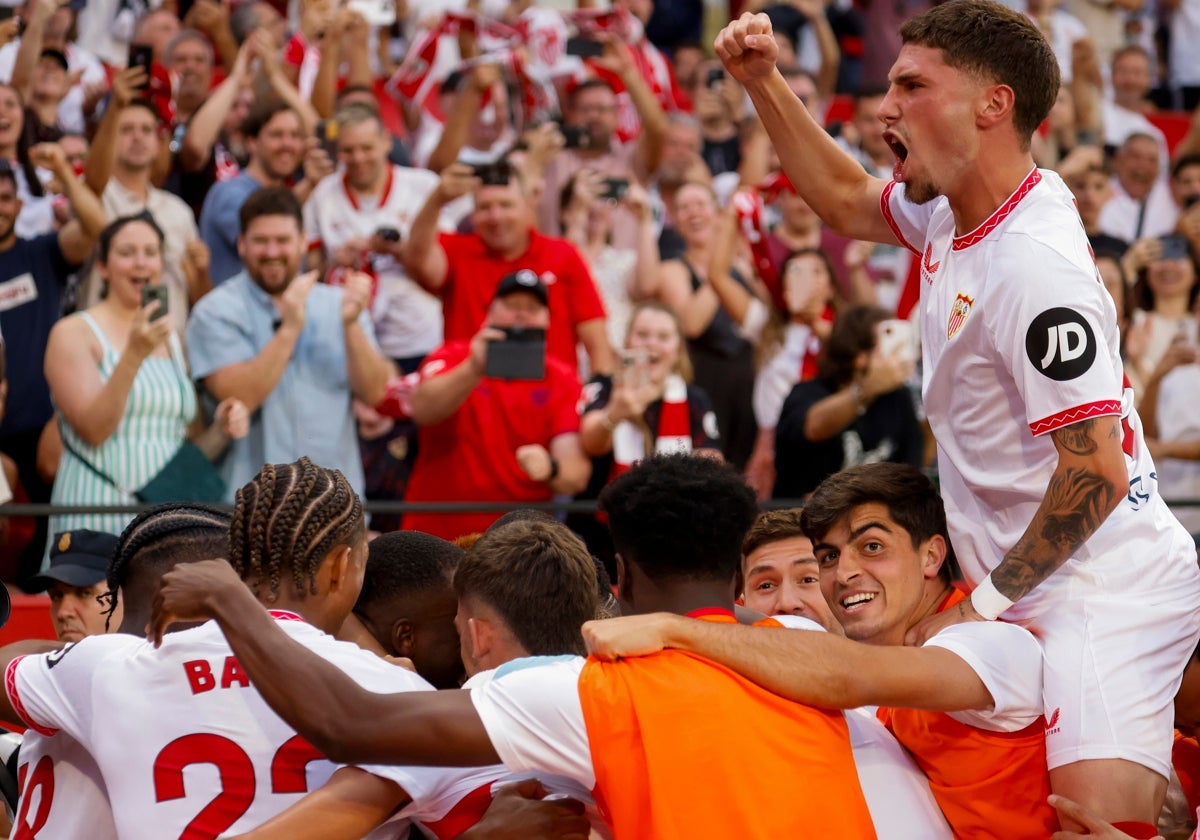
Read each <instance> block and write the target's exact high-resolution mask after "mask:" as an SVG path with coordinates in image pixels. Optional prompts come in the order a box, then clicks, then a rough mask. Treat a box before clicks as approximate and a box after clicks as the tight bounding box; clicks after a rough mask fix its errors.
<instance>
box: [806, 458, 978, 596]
mask: <svg viewBox="0 0 1200 840" xmlns="http://www.w3.org/2000/svg"><path fill="white" fill-rule="evenodd" d="M872 502H874V503H878V504H881V505H883V506H884V507H886V508H887V509H888V516H889V517H891V519H892V521H894V522H895V523H896V524H897V525H899V526H900V527H901V528H903V529H904V530H905V531H907V532H908V536H909V538H910V539H911V540H912V545H913V548H917V547H918V546H920V545H921V543H923V542H925V541H927V540H929V539H931V538H932V537H935V536H940V537H941V538H942V539H944V540H945V541H946V559H945V561H944V562H943V563H942V568H941V569H940V570H939V572H938V574H939V576H940V577H941V578H942V580H943V581H945V582H946V583H952V582H954V581H955V580H960V579H961V577H962V576H961V574H960V572H959V570H958V560H957V558H956V557H955V555H954V546H953V545H951V543H950V532H949V530H948V529H947V527H946V508H945V506H944V505H943V503H942V497H941V496H939V495H938V491H937V488H936V487H934V486H933V482H932V481H930V480H929V477H928V476H926V475H925V473H923V472H921V471H920V470H919V469H917V468H916V467H914V466H912V465H910V464H894V463H891V462H888V461H884V462H880V463H875V464H860V465H859V466H856V467H848V468H847V469H844V470H842V471H841V472H836V473H834V474H833V475H831V476H829V478H827V479H825V480H824V481H822V482H821V483H820V484H819V485H817V489H816V490H814V491H813V492H812V495H811V496H809V497H808V501H807V502H805V504H804V509H803V510H802V512H801V514H800V525H801V527H802V528H804V533H805V534H806V535H807V536H808V538H809V539H810V540H812V541H813V544H814V545H815V544H817V543H819V542H820V541H821V540H823V539H824V538H825V535H826V534H828V533H829V532H830V531H831V530H832V529H833V527H834V525H835V524H837V522H838V520H840V519H841V518H842V517H843V516H845V515H846V514H848V513H849V512H850V511H851V510H853V509H854V508H856V507H859V506H860V505H866V504H871V503H872Z"/></svg>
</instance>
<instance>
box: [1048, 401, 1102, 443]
mask: <svg viewBox="0 0 1200 840" xmlns="http://www.w3.org/2000/svg"><path fill="white" fill-rule="evenodd" d="M1120 413H1121V401H1120V400H1099V401H1097V402H1093V403H1088V404H1087V405H1080V406H1076V407H1075V408H1068V409H1067V410H1065V411H1060V412H1058V414H1051V415H1050V416H1049V417H1046V418H1044V419H1042V420H1036V421H1034V422H1033V423H1030V424H1029V431H1031V432H1033V435H1034V437H1037V436H1038V435H1044V434H1045V433H1046V432H1052V431H1054V430H1055V429H1058V428H1061V427H1063V426H1069V425H1071V424H1072V423H1078V422H1079V421H1080V420H1083V419H1084V418H1086V417H1102V416H1105V415H1110V414H1120Z"/></svg>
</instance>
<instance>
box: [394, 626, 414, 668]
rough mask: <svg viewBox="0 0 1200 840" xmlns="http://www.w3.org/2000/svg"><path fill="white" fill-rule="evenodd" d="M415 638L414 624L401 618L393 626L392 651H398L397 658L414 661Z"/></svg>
mask: <svg viewBox="0 0 1200 840" xmlns="http://www.w3.org/2000/svg"><path fill="white" fill-rule="evenodd" d="M415 638H416V633H414V632H413V626H412V622H411V621H409V620H408V619H407V618H399V619H397V620H396V622H395V623H394V624H392V650H394V651H396V656H406V657H408V658H409V659H412V652H413V647H414V646H415V645H414V639H415Z"/></svg>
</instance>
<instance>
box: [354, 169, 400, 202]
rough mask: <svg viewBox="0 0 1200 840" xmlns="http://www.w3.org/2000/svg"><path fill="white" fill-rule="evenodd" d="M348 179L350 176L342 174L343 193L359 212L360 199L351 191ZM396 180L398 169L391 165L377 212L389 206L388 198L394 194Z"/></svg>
mask: <svg viewBox="0 0 1200 840" xmlns="http://www.w3.org/2000/svg"><path fill="white" fill-rule="evenodd" d="M348 177H349V176H348V175H347V174H345V173H343V174H342V192H344V193H345V194H346V200H347V201H349V202H350V206H351V207H353V208H354V209H355V210H358V209H360V208H359V206H358V199H357V198H355V197H354V193H352V192H351V191H350V183H349V182H348V181H347V180H346V179H347V178H348ZM395 178H396V168H395V167H394V166H393V165H392V164H390V163H389V164H388V168H387V180H386V181H384V183H383V195H381V196H380V197H379V203H378V204H376V205H375V209H376V210H378V209H379V208H380V207H383V206H384V205H385V204H387V201H388V198H389V197H390V196H391V194H392V181H393V180H395Z"/></svg>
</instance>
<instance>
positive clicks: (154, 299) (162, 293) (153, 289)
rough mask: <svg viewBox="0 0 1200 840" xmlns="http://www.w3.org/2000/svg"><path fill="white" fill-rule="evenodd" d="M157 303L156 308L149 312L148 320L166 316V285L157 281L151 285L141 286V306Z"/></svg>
mask: <svg viewBox="0 0 1200 840" xmlns="http://www.w3.org/2000/svg"><path fill="white" fill-rule="evenodd" d="M152 303H157V304H158V309H155V310H154V311H153V312H151V313H150V320H151V321H157V320H158V319H159V318H165V317H166V316H167V287H166V286H164V285H163V284H161V283H159V284H156V285H153V286H142V306H143V307H146V306H149V305H150V304H152Z"/></svg>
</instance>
